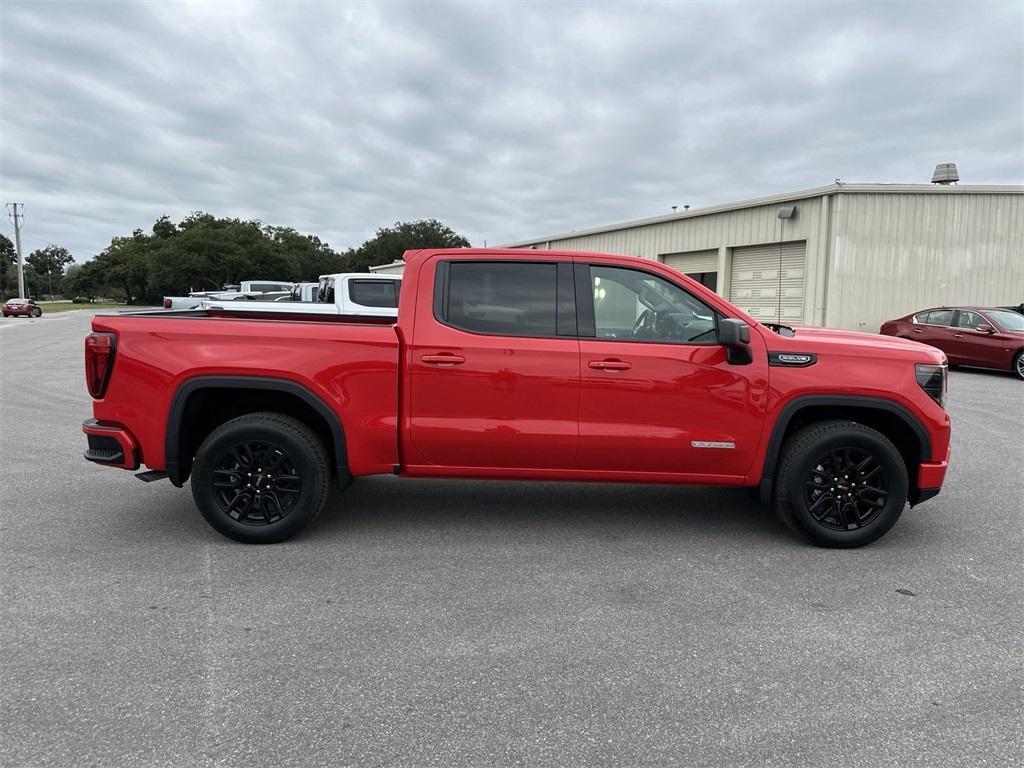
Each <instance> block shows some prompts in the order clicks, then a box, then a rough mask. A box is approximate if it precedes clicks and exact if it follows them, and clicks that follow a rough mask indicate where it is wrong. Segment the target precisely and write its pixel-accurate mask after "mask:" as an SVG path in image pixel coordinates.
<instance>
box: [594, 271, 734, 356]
mask: <svg viewBox="0 0 1024 768" xmlns="http://www.w3.org/2000/svg"><path fill="white" fill-rule="evenodd" d="M590 276H591V281H592V286H593V298H594V326H595V330H596V337H597V338H598V339H615V340H619V341H649V342H650V341H653V342H661V343H667V344H711V343H714V342H715V338H716V335H715V327H716V326H715V312H714V310H713V309H711V307H709V306H708V305H707V304H705V303H704V302H702V301H700V300H699V299H697V298H696V297H694V296H692V295H690V294H689V293H687V292H686V291H684V290H683V289H682V288H680V287H679V286H677V285H675V284H674V283H670V282H669V281H668V280H664V279H662V278H660V277H658V276H657V275H652V274H650V273H649V272H644V271H642V270H639V269H625V268H622V267H599V266H591V267H590Z"/></svg>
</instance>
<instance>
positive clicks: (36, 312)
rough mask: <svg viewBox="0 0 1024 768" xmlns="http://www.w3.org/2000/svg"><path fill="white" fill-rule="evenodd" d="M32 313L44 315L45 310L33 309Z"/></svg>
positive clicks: (36, 315) (37, 315) (39, 315)
mask: <svg viewBox="0 0 1024 768" xmlns="http://www.w3.org/2000/svg"><path fill="white" fill-rule="evenodd" d="M30 314H31V315H32V317H42V316H43V310H41V309H33V310H32V312H31V313H30Z"/></svg>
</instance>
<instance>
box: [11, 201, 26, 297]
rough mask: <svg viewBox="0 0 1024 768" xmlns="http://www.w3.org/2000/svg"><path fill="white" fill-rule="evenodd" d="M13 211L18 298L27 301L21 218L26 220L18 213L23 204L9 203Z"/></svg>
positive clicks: (22, 214) (23, 215)
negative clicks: (22, 256)
mask: <svg viewBox="0 0 1024 768" xmlns="http://www.w3.org/2000/svg"><path fill="white" fill-rule="evenodd" d="M7 205H8V206H9V207H10V208H11V209H12V210H13V213H12V214H11V220H12V221H13V222H14V250H15V252H16V253H17V254H18V296H20V297H21V298H23V299H27V298H28V296H27V295H26V294H25V266H24V264H22V260H21V222H20V221H19V217H20V218H22V219H24V218H25V214H24V213H21V214H19V213H18V206H19V205H20V206H21V207H22V208H24V207H25V206H24V204H23V203H8V204H7Z"/></svg>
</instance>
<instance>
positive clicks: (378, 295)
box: [348, 279, 398, 308]
mask: <svg viewBox="0 0 1024 768" xmlns="http://www.w3.org/2000/svg"><path fill="white" fill-rule="evenodd" d="M397 283H398V281H397V280H373V279H353V280H350V281H349V283H348V297H349V299H350V300H351V301H353V302H354V303H356V304H362V305H363V306H364V307H390V308H394V307H397V306H398V285H397Z"/></svg>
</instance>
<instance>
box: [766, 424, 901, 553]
mask: <svg viewBox="0 0 1024 768" xmlns="http://www.w3.org/2000/svg"><path fill="white" fill-rule="evenodd" d="M907 490H908V479H907V468H906V465H905V464H904V462H903V457H902V456H901V455H900V452H899V451H898V450H897V449H896V446H895V445H893V444H892V441H891V440H889V439H888V438H887V437H886V436H885V435H883V434H882V433H881V432H878V431H877V430H874V429H871V428H870V427H866V426H864V425H863V424H856V423H854V422H850V421H824V422H819V423H817V424H812V425H810V426H807V427H804V428H803V429H801V430H800V431H799V432H797V433H796V434H795V435H793V436H792V437H791V438H790V439H789V440H788V441H787V443H786V445H785V446H784V448H783V455H782V459H781V461H780V463H779V473H778V476H777V478H776V486H775V508H776V511H777V512H778V514H779V517H781V518H782V521H783V522H784V523H786V525H788V526H789V527H790V528H791V529H793V530H794V531H796V532H797V533H799V534H801V535H802V536H804V537H806V538H808V539H810V540H811V541H813V542H814V543H815V544H818V545H820V546H823V547H859V546H863V545H864V544H869V543H871V542H872V541H875V540H876V539H878V538H880V537H881V536H883V535H884V534H885V533H886V532H888V530H889V529H890V528H892V527H893V525H895V524H896V521H897V520H899V518H900V515H901V514H902V513H903V508H904V507H905V506H906V500H907Z"/></svg>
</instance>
